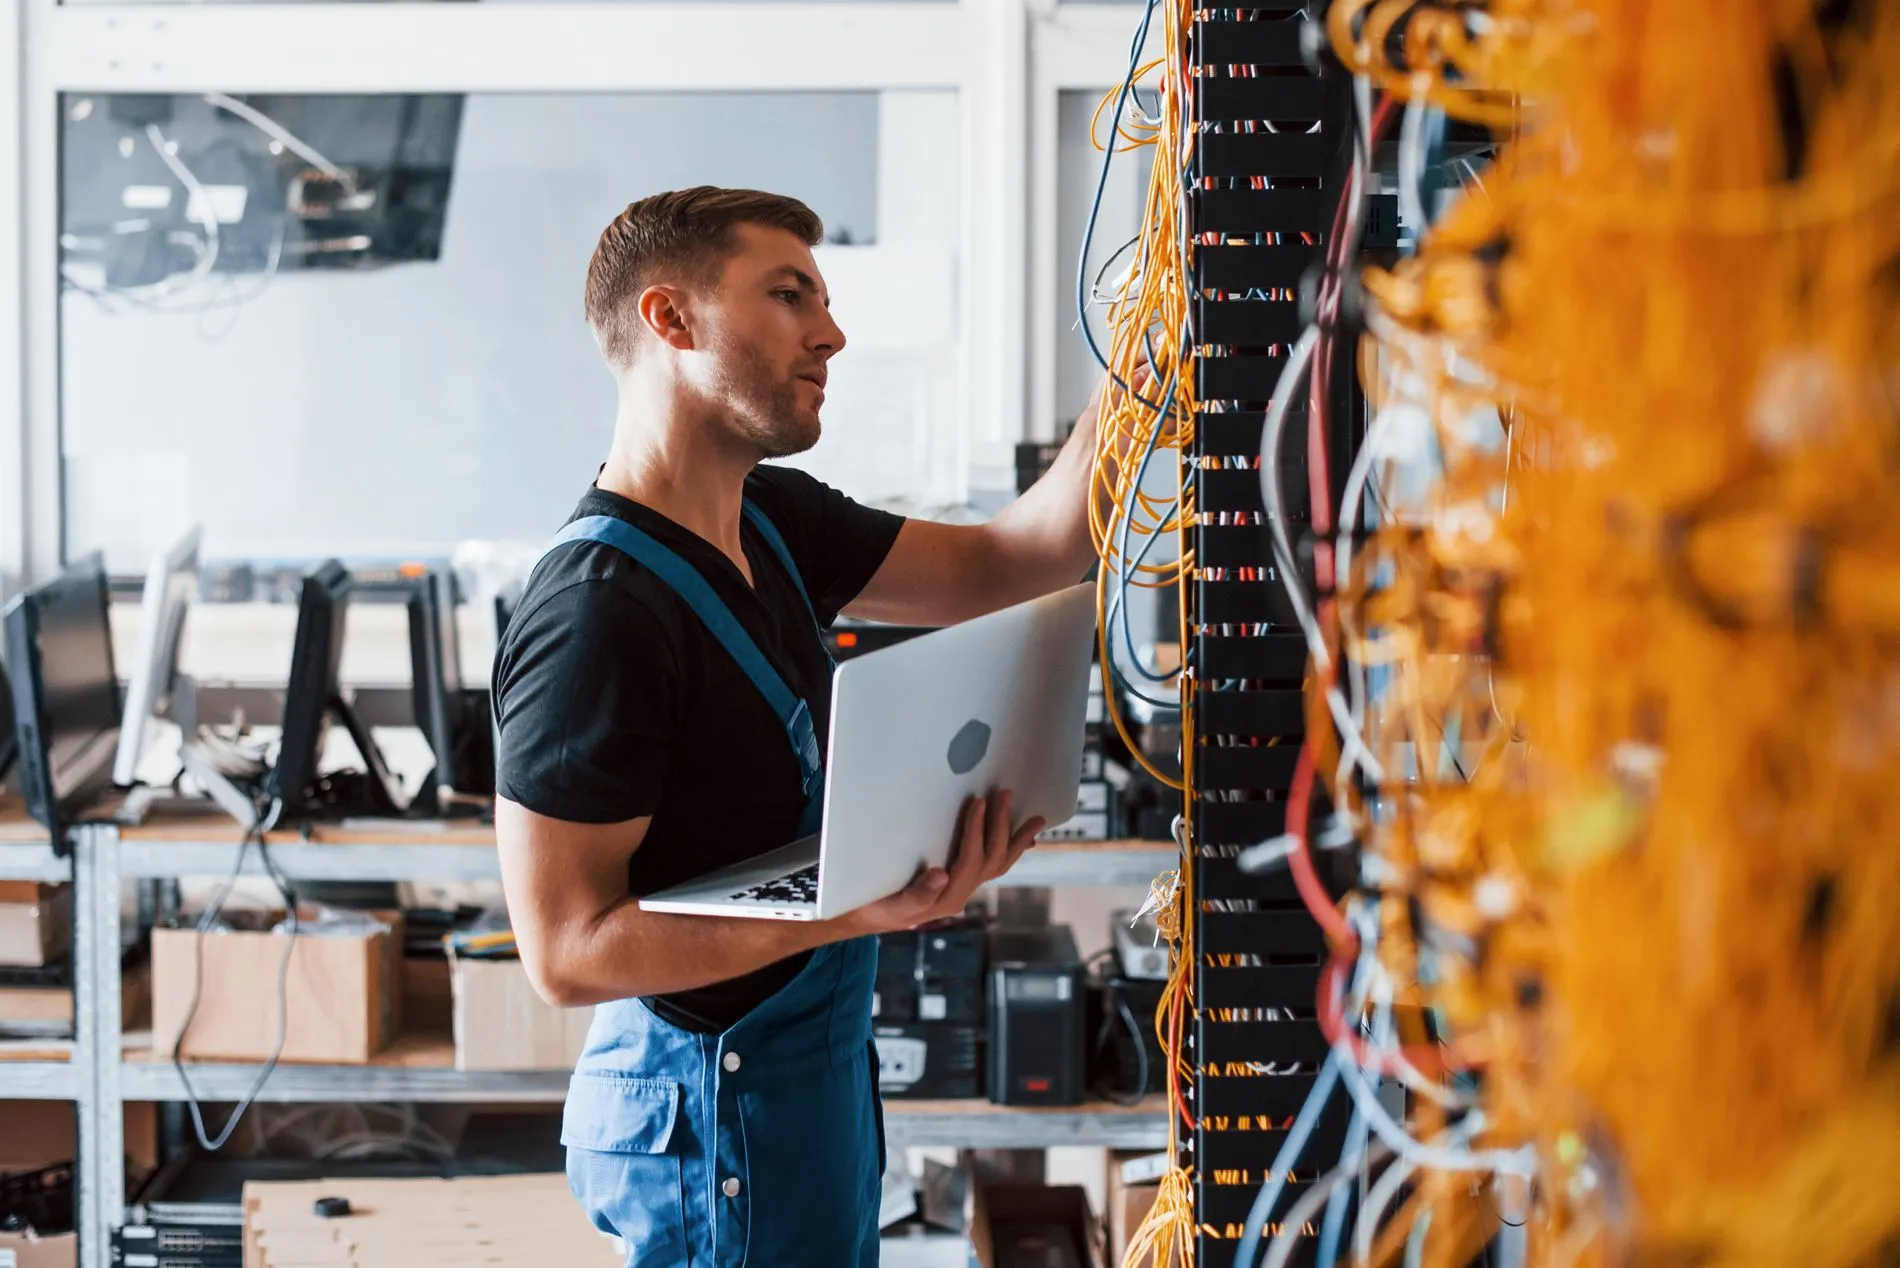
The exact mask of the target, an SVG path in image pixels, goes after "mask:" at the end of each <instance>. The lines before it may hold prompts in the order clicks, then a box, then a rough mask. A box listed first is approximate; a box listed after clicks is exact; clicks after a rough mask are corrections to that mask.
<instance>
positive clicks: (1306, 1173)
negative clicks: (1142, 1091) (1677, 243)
mask: <svg viewBox="0 0 1900 1268" xmlns="http://www.w3.org/2000/svg"><path fill="white" fill-rule="evenodd" d="M1308 24H1309V19H1308V18H1307V17H1306V16H1304V15H1303V14H1302V13H1301V12H1300V11H1298V10H1286V9H1278V10H1260V9H1240V10H1236V9H1202V10H1200V12H1199V15H1198V17H1197V20H1196V22H1195V24H1194V29H1193V32H1192V39H1191V43H1190V60H1191V66H1192V72H1191V73H1192V76H1193V82H1194V85H1195V91H1194V97H1195V102H1194V112H1193V118H1194V121H1195V125H1196V126H1197V128H1198V129H1199V132H1198V135H1197V136H1196V138H1195V141H1196V145H1195V163H1194V169H1193V177H1194V179H1193V181H1192V187H1191V189H1190V191H1189V193H1188V199H1189V207H1188V216H1189V220H1188V223H1189V227H1190V232H1191V233H1192V234H1193V235H1194V242H1195V248H1194V254H1193V264H1192V286H1193V288H1194V289H1193V294H1194V318H1195V336H1194V343H1195V345H1196V346H1197V348H1198V352H1197V355H1196V358H1195V362H1194V366H1195V376H1196V377H1195V384H1196V389H1197V390H1196V393H1195V397H1196V401H1197V403H1198V408H1199V409H1200V410H1201V411H1202V412H1201V413H1199V414H1198V415H1197V417H1196V419H1195V437H1194V443H1193V445H1192V447H1191V449H1190V453H1189V461H1190V462H1191V463H1192V465H1193V466H1194V467H1195V468H1196V473H1195V490H1196V494H1195V504H1196V505H1195V511H1196V526H1195V528H1194V537H1193V540H1194V547H1195V553H1196V576H1195V577H1194V578H1193V579H1192V580H1191V581H1190V582H1189V584H1187V585H1186V586H1185V587H1184V599H1185V601H1186V602H1188V603H1189V604H1190V622H1191V624H1192V626H1193V628H1194V631H1195V635H1194V642H1193V672H1194V675H1195V679H1196V700H1197V702H1198V707H1197V712H1196V730H1197V732H1198V736H1197V744H1196V753H1195V776H1194V780H1193V786H1192V787H1191V788H1190V791H1189V795H1190V796H1191V797H1193V798H1194V799H1195V802H1194V807H1193V809H1194V815H1193V823H1194V828H1193V835H1192V837H1191V839H1190V841H1189V847H1190V848H1191V849H1192V850H1193V851H1194V852H1195V859H1194V871H1193V875H1194V884H1193V889H1192V892H1191V893H1190V894H1189V901H1190V910H1191V918H1192V919H1193V921H1194V922H1195V923H1194V927H1195V948H1196V955H1197V963H1196V964H1195V965H1194V1001H1195V1016H1194V1020H1193V1023H1192V1027H1191V1042H1192V1050H1191V1064H1192V1067H1193V1069H1194V1080H1193V1094H1192V1099H1191V1101H1190V1103H1189V1109H1190V1112H1191V1114H1192V1116H1193V1124H1192V1131H1191V1132H1190V1133H1188V1139H1189V1140H1191V1143H1192V1151H1193V1152H1192V1157H1191V1159H1190V1160H1189V1161H1190V1162H1191V1165H1192V1167H1193V1173H1194V1180H1195V1191H1194V1206H1195V1243H1196V1258H1195V1263H1196V1265H1197V1268H1228V1265H1230V1264H1231V1263H1232V1262H1233V1260H1234V1257H1235V1250H1236V1243H1237V1242H1238V1240H1239V1237H1240V1233H1241V1228H1242V1226H1243V1224H1244V1223H1245V1221H1246V1219H1247V1214H1248V1209H1249V1207H1250V1206H1251V1204H1252V1202H1253V1199H1254V1195H1255V1193H1256V1191H1257V1190H1258V1189H1259V1187H1260V1185H1261V1184H1262V1183H1263V1182H1264V1181H1266V1180H1267V1178H1268V1175H1267V1173H1268V1171H1269V1169H1270V1167H1271V1166H1272V1164H1273V1162H1274V1158H1275V1155H1276V1154H1277V1153H1278V1152H1279V1150H1280V1147H1281V1145H1282V1144H1283V1142H1284V1141H1285V1139H1286V1132H1287V1129H1288V1127H1290V1125H1291V1123H1292V1120H1293V1117H1294V1116H1295V1115H1296V1114H1297V1113H1298V1112H1299V1110H1300V1107H1301V1105H1302V1104H1303V1103H1304V1102H1305V1100H1306V1097H1307V1094H1308V1093H1309V1092H1310V1091H1311V1089H1312V1087H1313V1084H1314V1081H1315V1079H1316V1077H1317V1072H1318V1069H1319V1067H1320V1065H1321V1063H1322V1062H1323V1061H1324V1060H1325V1056H1326V1043H1325V1040H1324V1039H1323V1037H1322V1036H1321V1034H1320V1030H1319V1027H1318V1024H1317V1023H1316V1021H1315V1020H1314V1017H1315V996H1316V993H1317V989H1318V983H1319V976H1320V968H1321V962H1322V956H1323V954H1324V951H1325V942H1324V939H1323V937H1322V935H1321V933H1320V930H1319V927H1318V925H1317V924H1316V923H1315V922H1314V921H1313V920H1312V918H1311V917H1310V916H1309V915H1308V914H1307V912H1306V910H1305V909H1304V907H1303V906H1302V905H1301V903H1300V901H1299V895H1298V893H1297V892H1296V891H1295V889H1294V886H1293V883H1292V880H1291V878H1290V876H1289V875H1288V873H1287V872H1286V870H1285V869H1284V868H1282V869H1279V870H1277V871H1273V872H1270V873H1267V874H1264V875H1246V874H1243V873H1242V872H1241V871H1240V869H1239V867H1238V866H1237V864H1236V862H1235V859H1236V856H1237V855H1238V853H1239V852H1240V851H1241V850H1242V849H1244V848H1245V847H1247V846H1250V845H1254V844H1256V843H1258V842H1261V841H1264V840H1266V839H1268V838H1270V837H1273V836H1275V835H1277V834H1279V833H1280V832H1281V831H1283V830H1284V826H1285V812H1286V795H1287V791H1288V789H1289V788H1290V787H1291V785H1292V779H1293V770H1294V765H1295V762H1296V760H1297V755H1298V752H1299V745H1300V737H1301V735H1302V733H1303V730H1304V721H1303V707H1302V702H1301V681H1302V678H1303V676H1304V674H1305V671H1306V660H1307V652H1306V645H1305V643H1304V641H1303V639H1302V637H1301V635H1300V633H1299V630H1298V627H1297V625H1296V624H1295V621H1294V617H1293V613H1292V610H1291V608H1290V607H1289V603H1288V600H1287V597H1286V593H1285V591H1284V589H1283V588H1282V586H1281V585H1280V582H1279V577H1278V573H1277V571H1276V569H1275V565H1274V552H1273V547H1272V540H1271V537H1270V531H1271V530H1270V529H1269V527H1268V525H1267V523H1266V521H1265V507H1264V502H1263V499H1262V496H1261V489H1260V472H1259V470H1258V459H1259V456H1260V437H1261V430H1262V424H1263V422H1264V419H1265V411H1266V409H1267V408H1268V405H1269V402H1270V401H1271V399H1272V398H1273V397H1274V396H1275V395H1276V394H1277V387H1276V385H1277V380H1278V379H1279V377H1280V371H1281V368H1282V366H1284V365H1285V364H1286V362H1287V354H1288V352H1289V350H1290V345H1292V344H1293V343H1294V342H1295V341H1296V340H1298V338H1299V337H1300V334H1301V331H1302V329H1303V325H1304V321H1303V311H1302V308H1301V305H1300V301H1299V298H1298V297H1299V294H1300V291H1301V289H1302V284H1303V282H1306V281H1307V280H1308V279H1309V277H1310V275H1311V271H1312V270H1313V269H1314V268H1315V266H1316V264H1317V263H1318V261H1319V260H1320V258H1321V253H1322V250H1323V248H1324V245H1325V242H1326V237H1327V233H1328V231H1329V229H1330V227H1331V224H1332V221H1333V213H1334V210H1335V209H1336V207H1337V205H1338V200H1339V198H1340V197H1341V191H1342V189H1343V188H1344V186H1345V184H1346V177H1347V173H1348V171H1349V170H1350V164H1351V161H1352V144H1351V132H1350V127H1351V95H1350V94H1351V86H1350V80H1349V79H1348V78H1347V77H1346V76H1345V75H1344V74H1343V73H1340V74H1325V75H1322V74H1316V73H1315V72H1314V71H1313V70H1311V69H1309V67H1308V59H1307V57H1306V55H1305V54H1304V51H1303V48H1302V36H1303V35H1306V36H1307V38H1308V39H1310V38H1311V33H1308V32H1305V31H1303V28H1305V27H1307V26H1308ZM1379 212H1380V214H1382V215H1385V216H1388V217H1389V216H1390V214H1391V213H1390V211H1389V210H1388V209H1385V208H1380V209H1379ZM1351 342H1352V341H1350V340H1335V341H1334V343H1335V344H1336V345H1337V344H1350V343H1351ZM1334 364H1335V365H1336V366H1340V363H1339V362H1338V361H1335V363H1334ZM1333 377H1334V380H1335V382H1337V383H1346V382H1350V381H1351V377H1352V375H1351V371H1350V362H1347V363H1346V364H1345V365H1344V366H1340V368H1339V369H1337V370H1336V371H1335V373H1334V376H1333ZM1301 396H1302V398H1304V396H1305V392H1304V390H1302V392H1301ZM1358 414H1359V411H1358V410H1335V411H1333V414H1332V417H1333V418H1334V419H1336V420H1337V425H1336V426H1335V427H1334V429H1333V432H1332V434H1331V435H1330V436H1329V437H1328V438H1327V440H1328V449H1329V457H1330V468H1331V472H1332V474H1333V479H1334V481H1335V482H1337V481H1338V480H1339V479H1340V478H1341V477H1342V476H1343V475H1344V473H1345V472H1346V470H1347V467H1348V459H1349V456H1350V452H1351V449H1352V445H1353V440H1354V433H1355V432H1356V431H1357V430H1358V427H1357V421H1358ZM1307 420H1308V411H1307V408H1306V404H1305V402H1304V399H1301V400H1298V401H1295V402H1293V403H1292V404H1291V406H1290V412H1289V414H1288V416H1287V425H1286V428H1285V432H1284V443H1283V445H1282V447H1281V453H1280V475H1281V484H1282V489H1283V493H1282V499H1283V506H1284V509H1285V513H1286V516H1287V519H1288V521H1289V522H1288V524H1287V530H1288V534H1289V537H1290V538H1291V539H1292V540H1294V541H1296V542H1297V541H1298V540H1299V538H1300V537H1301V535H1302V534H1303V533H1304V532H1305V531H1306V528H1307V521H1308V518H1309V514H1308V510H1309V503H1310V498H1309V496H1308V493H1307V483H1306V478H1307V469H1306V452H1307V440H1306V436H1307ZM1316 819H1317V816H1316ZM1234 1010H1238V1011H1234ZM1289 1012H1290V1013H1291V1016H1289ZM1338 1099H1339V1098H1336V1102H1337V1100H1338ZM1346 1129H1347V1122H1346V1111H1345V1110H1344V1107H1343V1105H1341V1106H1337V1108H1336V1109H1335V1110H1334V1111H1333V1112H1329V1114H1328V1115H1327V1116H1326V1117H1325V1118H1323V1119H1322V1120H1321V1121H1320V1123H1319V1124H1318V1126H1317V1129H1316V1130H1315V1131H1314V1133H1313V1134H1312V1136H1311V1138H1310V1139H1309V1141H1308V1143H1307V1146H1306V1150H1305V1153H1304V1155H1303V1157H1302V1158H1301V1160H1300V1163H1299V1165H1298V1166H1296V1167H1294V1168H1293V1169H1292V1170H1293V1173H1294V1183H1293V1184H1292V1185H1291V1186H1290V1187H1289V1189H1288V1190H1287V1192H1286V1194H1285V1196H1284V1197H1283V1198H1282V1201H1281V1205H1280V1207H1279V1210H1278V1212H1276V1217H1275V1218H1276V1220H1277V1219H1278V1218H1279V1215H1280V1214H1281V1213H1284V1212H1285V1211H1286V1210H1287V1209H1288V1207H1289V1206H1290V1205H1291V1203H1292V1202H1295V1201H1297V1200H1298V1198H1299V1194H1300V1191H1301V1189H1302V1188H1303V1187H1304V1185H1305V1184H1306V1183H1309V1182H1310V1181H1311V1180H1312V1179H1313V1178H1314V1177H1315V1167H1316V1166H1317V1167H1318V1169H1319V1170H1320V1171H1323V1170H1324V1169H1325V1168H1327V1167H1328V1166H1330V1165H1331V1163H1332V1161H1333V1160H1334V1159H1336V1158H1337V1157H1338V1154H1339V1150H1340V1146H1341V1144H1342V1143H1343V1140H1344V1134H1345V1131H1346ZM1271 1227H1272V1226H1271V1225H1270V1228H1271ZM1311 1254H1312V1242H1311V1241H1310V1240H1309V1241H1306V1242H1304V1243H1303V1244H1302V1247H1301V1253H1299V1254H1296V1255H1295V1256H1294V1259H1293V1262H1294V1263H1296V1264H1298V1263H1305V1262H1309V1261H1310V1257H1311Z"/></svg>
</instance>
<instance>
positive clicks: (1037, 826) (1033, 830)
mask: <svg viewBox="0 0 1900 1268" xmlns="http://www.w3.org/2000/svg"><path fill="white" fill-rule="evenodd" d="M1048 826H1049V825H1048V824H1047V823H1045V822H1044V821H1043V819H1042V816H1040V815H1038V816H1036V817H1035V818H1032V819H1027V820H1024V822H1023V826H1022V827H1020V828H1018V829H1017V830H1016V835H1015V836H1014V837H1012V838H1011V839H1010V843H1009V859H1008V861H1007V862H1005V863H1004V865H1003V871H1005V872H1007V871H1008V870H1009V869H1010V868H1012V867H1015V866H1016V860H1018V859H1020V858H1022V856H1023V852H1024V851H1025V850H1027V849H1028V848H1029V847H1030V846H1032V845H1034V844H1035V843H1036V834H1037V833H1039V832H1041V831H1042V830H1043V829H1044V828H1046V827H1048Z"/></svg>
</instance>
